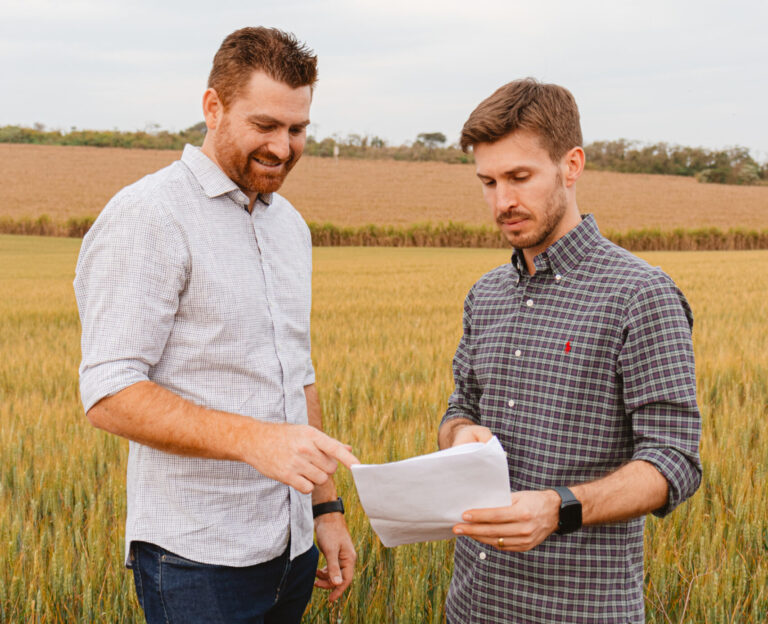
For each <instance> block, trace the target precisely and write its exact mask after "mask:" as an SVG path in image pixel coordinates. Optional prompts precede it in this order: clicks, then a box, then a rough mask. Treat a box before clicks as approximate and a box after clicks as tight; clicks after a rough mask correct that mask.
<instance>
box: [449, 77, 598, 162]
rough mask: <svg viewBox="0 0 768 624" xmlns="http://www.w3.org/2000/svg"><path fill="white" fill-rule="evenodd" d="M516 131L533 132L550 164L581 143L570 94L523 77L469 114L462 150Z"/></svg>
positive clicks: (577, 121)
mask: <svg viewBox="0 0 768 624" xmlns="http://www.w3.org/2000/svg"><path fill="white" fill-rule="evenodd" d="M515 130H529V131H531V132H534V133H536V134H537V135H538V136H539V140H540V141H541V144H542V147H544V149H546V150H547V152H548V153H549V156H550V158H551V159H552V160H553V162H557V161H558V160H560V158H562V157H563V156H564V155H565V153H566V152H568V150H570V149H572V148H574V147H577V146H580V145H581V144H582V142H583V139H582V136H581V124H580V122H579V108H578V106H576V100H575V99H574V97H573V95H572V94H571V92H570V91H568V89H566V88H564V87H560V86H558V85H555V84H544V83H541V82H538V81H537V80H535V79H533V78H523V79H521V80H513V81H512V82H510V83H507V84H505V85H504V86H503V87H500V88H499V89H497V90H496V91H495V92H494V93H493V95H491V96H490V97H488V98H486V99H484V100H483V101H482V102H480V104H479V105H478V106H477V108H476V109H475V110H473V111H472V114H470V116H469V119H467V121H466V123H465V124H464V127H463V128H462V130H461V141H460V144H461V149H462V150H464V151H465V152H466V151H468V150H469V148H470V147H473V146H475V145H477V144H478V143H493V142H495V141H498V140H499V139H501V138H503V137H505V136H507V135H508V134H510V133H511V132H514V131H515Z"/></svg>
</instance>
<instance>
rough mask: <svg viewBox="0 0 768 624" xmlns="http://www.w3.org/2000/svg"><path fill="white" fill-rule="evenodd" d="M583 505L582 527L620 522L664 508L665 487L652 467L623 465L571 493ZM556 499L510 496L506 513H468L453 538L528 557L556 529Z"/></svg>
mask: <svg viewBox="0 0 768 624" xmlns="http://www.w3.org/2000/svg"><path fill="white" fill-rule="evenodd" d="M570 489H571V491H572V492H573V494H574V496H576V498H577V499H579V501H581V505H582V524H583V525H585V526H587V525H591V524H607V523H611V522H622V521H624V520H629V519H630V518H635V517H638V516H642V515H644V514H647V513H650V512H652V511H655V510H657V509H659V508H661V507H663V506H664V505H665V504H666V502H667V496H668V484H667V480H666V479H665V478H664V477H663V476H662V474H661V473H660V472H659V471H658V470H657V469H656V468H655V467H654V466H653V465H652V464H650V463H648V462H645V461H641V460H637V461H631V462H629V463H628V464H625V465H624V466H622V467H621V468H619V469H618V470H616V471H614V472H612V473H611V474H609V475H608V476H606V477H603V478H602V479H597V480H596V481H591V482H588V483H581V484H579V485H574V486H573V487H571V488H570ZM559 515H560V497H559V496H558V494H557V493H556V492H555V491H554V490H541V491H524V492H515V493H513V494H512V503H511V504H510V505H509V506H508V507H497V508H490V509H470V510H468V511H467V512H465V513H464V516H463V518H464V520H465V522H464V523H462V524H457V525H456V526H455V527H454V532H455V533H456V534H457V535H466V536H468V537H472V538H474V539H476V540H477V541H479V542H482V543H484V544H488V545H490V546H494V547H497V548H498V547H499V538H500V537H501V538H504V546H503V548H501V550H509V551H526V550H530V549H531V548H534V547H536V546H538V545H539V544H541V542H543V541H544V540H545V539H546V538H547V537H549V536H550V535H551V534H552V533H553V532H554V531H555V530H556V529H557V523H558V520H559Z"/></svg>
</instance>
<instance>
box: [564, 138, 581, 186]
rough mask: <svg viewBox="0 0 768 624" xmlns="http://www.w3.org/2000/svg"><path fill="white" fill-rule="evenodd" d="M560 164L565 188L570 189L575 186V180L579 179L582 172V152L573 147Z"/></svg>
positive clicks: (579, 148)
mask: <svg viewBox="0 0 768 624" xmlns="http://www.w3.org/2000/svg"><path fill="white" fill-rule="evenodd" d="M561 162H562V164H563V181H564V182H565V186H566V187H567V188H570V187H572V186H573V185H574V184H576V180H578V179H579V177H580V176H581V173H582V171H584V163H585V162H586V157H585V156H584V150H583V149H582V148H581V147H574V148H573V149H571V150H569V151H568V153H567V154H566V155H565V156H563V160H562V161H561Z"/></svg>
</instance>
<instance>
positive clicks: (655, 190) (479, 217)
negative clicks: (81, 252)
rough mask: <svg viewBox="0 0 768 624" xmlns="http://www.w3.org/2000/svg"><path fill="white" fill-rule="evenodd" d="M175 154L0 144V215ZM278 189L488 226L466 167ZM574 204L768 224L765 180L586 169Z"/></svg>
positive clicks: (307, 177)
mask: <svg viewBox="0 0 768 624" xmlns="http://www.w3.org/2000/svg"><path fill="white" fill-rule="evenodd" d="M178 156H179V152H173V151H166V150H128V149H118V148H95V147H93V148H92V147H67V146H38V145H13V144H0V169H1V170H2V171H3V178H4V180H3V184H2V186H0V217H11V218H14V219H18V218H23V217H30V218H35V217H38V216H40V215H42V214H46V215H48V216H49V217H51V218H52V219H53V220H56V221H59V220H65V219H67V218H69V217H84V216H95V215H97V214H98V212H99V211H100V210H101V208H102V207H103V206H104V204H105V203H106V201H107V200H108V199H109V198H110V197H111V196H112V195H113V194H114V193H115V192H116V191H117V190H119V189H120V188H121V187H122V186H124V185H126V184H129V183H131V182H132V181H134V180H136V179H138V178H139V177H141V176H142V175H144V174H146V173H150V172H152V171H155V170H156V169H158V168H160V167H163V166H165V165H167V164H169V163H170V162H172V161H173V160H175V159H176V158H178ZM281 192H282V194H284V195H285V196H286V197H288V198H289V199H290V200H291V201H292V202H293V203H294V204H295V206H296V207H297V208H298V209H299V210H300V212H301V213H302V214H303V215H304V217H305V219H306V220H307V221H315V222H320V223H322V222H331V223H334V224H336V225H352V226H355V225H364V224H369V223H375V224H379V225H403V224H409V223H418V222H425V221H430V222H434V223H437V222H447V221H454V222H460V223H467V224H472V225H484V224H489V223H490V219H489V216H488V214H487V209H486V207H485V203H484V202H483V200H482V197H481V191H480V185H479V183H478V182H477V180H476V179H475V175H474V166H473V165H451V164H445V163H437V162H424V163H420V162H419V163H416V162H399V161H389V160H347V159H342V160H339V161H338V162H336V161H334V160H332V159H328V158H317V157H304V158H303V159H302V160H301V161H300V162H299V164H298V165H297V166H296V169H295V170H294V172H292V173H291V175H290V176H289V177H288V180H287V182H286V184H285V186H284V187H283V189H282V191H281ZM578 202H579V206H580V208H581V210H582V212H592V213H594V214H595V216H596V218H597V220H598V223H599V224H600V227H601V228H602V229H603V230H604V231H608V230H612V231H621V232H623V231H627V230H630V229H639V228H649V227H657V228H661V229H664V230H669V229H673V228H677V227H685V228H692V227H718V228H722V229H728V228H732V227H745V228H750V229H755V228H756V229H764V228H766V227H768V187H766V186H743V187H742V186H725V185H717V184H699V183H697V182H696V181H695V180H694V179H693V178H686V177H676V176H662V175H647V174H624V173H613V172H606V171H586V172H585V173H584V176H583V177H582V179H581V180H580V181H579V191H578Z"/></svg>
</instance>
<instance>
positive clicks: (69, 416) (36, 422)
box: [0, 236, 768, 624]
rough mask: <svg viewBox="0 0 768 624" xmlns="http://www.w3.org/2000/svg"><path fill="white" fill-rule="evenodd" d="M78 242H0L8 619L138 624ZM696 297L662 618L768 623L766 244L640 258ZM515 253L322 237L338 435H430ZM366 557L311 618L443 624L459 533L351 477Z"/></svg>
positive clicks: (656, 542)
mask: <svg viewBox="0 0 768 624" xmlns="http://www.w3.org/2000/svg"><path fill="white" fill-rule="evenodd" d="M79 245H80V241H79V240H76V239H52V238H47V239H46V238H33V237H21V236H16V237H14V236H0V289H1V292H2V293H3V297H2V299H1V300H0V352H1V355H2V357H0V622H3V623H5V622H8V623H14V624H15V623H27V622H36V623H53V622H61V623H65V622H66V623H72V622H78V623H79V622H107V623H121V624H122V623H132V622H140V621H142V619H141V616H140V612H139V610H138V606H137V604H136V602H135V599H134V596H133V590H132V585H131V583H132V581H131V577H130V576H129V575H128V574H127V573H126V572H125V570H124V569H123V568H122V535H123V522H124V514H125V495H124V475H125V460H126V455H127V443H126V442H124V441H122V440H120V439H118V438H116V437H114V436H110V435H108V434H105V433H103V432H100V431H98V430H96V429H94V428H92V427H91V426H90V425H89V424H88V423H87V420H86V419H85V417H84V416H83V413H82V408H81V406H80V403H79V398H78V390H77V365H78V362H79V357H80V352H79V332H80V327H79V322H78V317H77V311H76V307H75V301H74V296H73V292H72V279H73V277H74V263H75V258H76V255H77V252H78V248H79ZM643 257H645V258H646V259H648V260H649V261H650V262H651V263H652V264H658V265H661V266H662V267H663V268H664V269H665V270H666V271H667V272H668V273H670V274H671V275H672V277H673V278H674V279H675V280H676V281H677V282H678V284H679V285H680V286H681V287H682V288H683V290H684V291H685V292H686V294H687V295H688V297H689V300H690V302H691V304H692V307H693V309H694V312H695V314H696V326H695V329H694V339H695V349H696V357H697V376H698V384H699V385H698V396H699V402H700V406H701V410H702V415H703V424H704V435H703V440H702V459H703V462H704V468H705V476H704V483H703V485H702V488H701V490H700V491H699V492H698V493H697V494H696V495H695V496H694V498H692V499H691V500H690V501H689V502H687V503H685V504H684V505H683V506H681V507H680V508H679V509H678V510H677V511H676V512H675V513H674V514H673V515H672V516H670V517H669V518H666V519H663V520H657V519H649V522H648V529H647V531H646V573H647V574H646V597H647V600H646V603H647V611H648V618H647V619H648V621H649V622H652V623H665V624H668V623H672V622H674V623H678V622H691V623H696V624H722V623H725V622H733V623H749V624H762V623H764V622H766V621H768V519H767V518H766V509H768V428H767V427H766V426H765V422H766V417H768V332H766V331H765V319H766V318H768V297H766V292H768V252H767V251H750V252H695V253H688V252H676V253H648V254H643ZM506 260H507V253H506V252H505V251H503V250H479V249H474V250H473V249H414V248H409V249H394V248H319V249H316V250H315V275H314V284H313V287H314V301H313V329H312V334H313V357H314V360H315V364H316V368H317V375H318V387H319V389H320V392H321V399H322V403H323V408H324V412H325V423H326V429H327V430H328V431H329V432H330V433H331V434H332V435H334V436H336V437H338V438H339V439H341V440H344V441H346V442H348V443H350V444H351V445H352V446H353V448H354V451H355V453H356V454H357V455H358V456H359V457H360V458H361V459H362V460H363V461H365V462H383V461H388V460H396V459H402V458H405V457H409V456H412V455H414V454H417V453H423V452H429V451H432V450H434V449H435V434H436V430H437V425H438V423H439V420H440V417H441V415H442V412H443V410H444V408H445V404H446V399H447V397H448V394H449V393H450V391H451V389H452V382H451V373H450V363H451V357H452V355H453V350H454V349H455V346H456V344H457V342H458V339H459V335H460V327H461V307H462V300H463V297H464V295H465V293H466V291H467V289H468V288H469V286H470V285H471V284H472V282H473V281H474V280H476V279H477V278H478V277H479V276H480V275H481V274H482V273H483V272H485V271H487V270H488V269H490V268H492V267H494V266H496V265H498V264H501V263H503V262H505V261H506ZM337 483H338V486H339V490H340V493H341V494H342V495H343V496H344V497H345V500H346V501H347V507H348V509H349V511H348V515H347V519H348V522H349V525H350V528H351V531H352V535H353V538H354V540H355V543H356V545H357V549H358V552H359V555H360V559H359V565H358V572H357V576H356V579H355V581H354V583H353V585H352V586H351V588H350V589H349V590H348V592H347V594H346V596H345V598H344V599H343V600H342V601H340V602H339V603H336V605H334V606H333V607H329V606H328V605H327V604H326V603H325V602H324V600H323V595H322V594H321V593H320V592H316V593H315V596H314V598H313V601H312V603H311V605H310V608H309V611H308V613H307V615H306V616H305V622H313V623H321V622H323V623H324V622H333V623H338V622H344V623H361V624H362V623H366V624H378V623H387V624H388V623H393V622H397V623H413V624H417V623H422V622H429V623H438V622H441V621H442V613H443V611H442V604H443V601H444V598H445V592H446V589H447V586H448V580H449V578H450V570H451V558H450V555H451V548H452V545H451V543H450V542H436V543H428V544H421V545H413V546H403V547H399V548H396V549H385V548H383V547H381V545H380V543H379V542H378V539H377V538H376V537H375V535H373V534H372V532H371V530H370V527H369V525H368V522H367V520H366V519H365V517H364V515H363V514H362V512H361V510H360V507H359V504H358V502H357V498H356V494H355V492H354V487H353V485H352V482H351V478H350V475H349V474H348V473H347V472H345V471H340V472H339V473H337Z"/></svg>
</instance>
